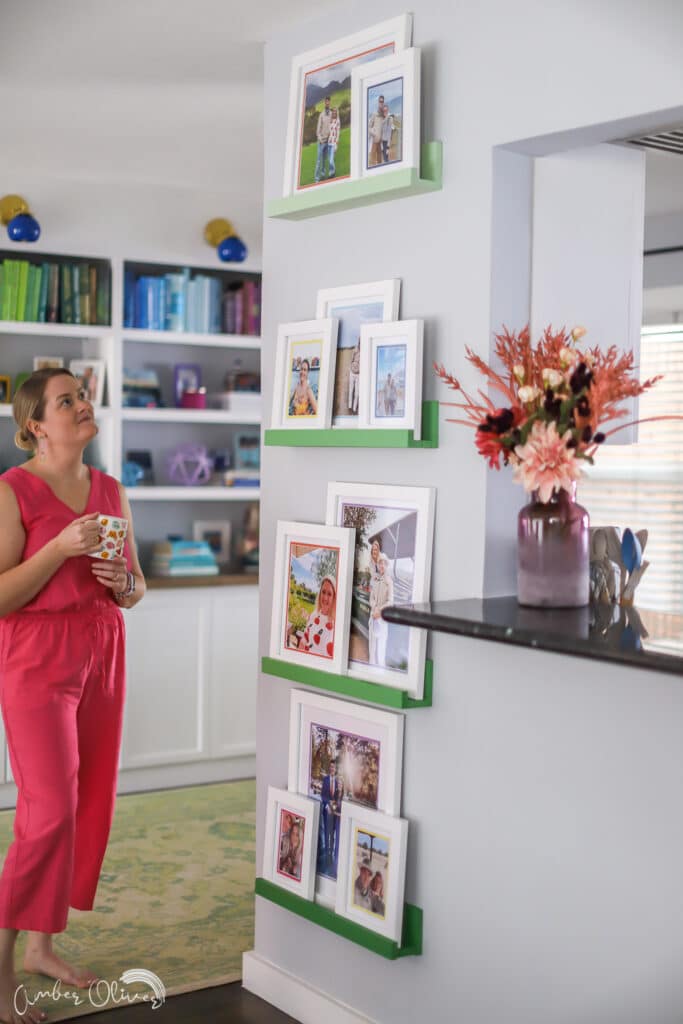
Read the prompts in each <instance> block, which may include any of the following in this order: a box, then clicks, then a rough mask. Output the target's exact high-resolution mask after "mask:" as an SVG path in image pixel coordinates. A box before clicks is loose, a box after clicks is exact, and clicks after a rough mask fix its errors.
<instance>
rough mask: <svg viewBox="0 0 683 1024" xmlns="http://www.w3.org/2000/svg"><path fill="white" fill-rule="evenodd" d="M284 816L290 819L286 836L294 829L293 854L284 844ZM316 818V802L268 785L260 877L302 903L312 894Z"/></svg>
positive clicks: (318, 806)
mask: <svg viewBox="0 0 683 1024" xmlns="http://www.w3.org/2000/svg"><path fill="white" fill-rule="evenodd" d="M287 815H289V816H290V822H289V824H290V828H289V834H291V832H292V829H293V828H294V827H297V826H298V831H299V846H298V851H299V852H298V853H296V854H294V853H293V850H292V846H293V844H292V843H291V841H288V840H289V834H288V833H285V831H284V830H285V828H286V823H287V818H286V816H287ZM319 817H320V804H319V802H318V801H317V800H311V799H310V798H309V797H305V796H301V795H300V794H298V793H292V792H290V791H289V790H286V789H277V788H276V787H275V786H268V796H267V803H266V830H265V839H264V846H263V869H262V876H263V878H265V879H267V881H269V882H272V883H273V884H274V885H279V886H280V888H282V889H287V890H288V891H289V892H293V893H296V895H297V896H300V897H301V898H302V899H304V900H312V899H313V896H314V893H315V858H316V850H317V842H318V823H319ZM302 832H303V838H302V836H301V833H302Z"/></svg>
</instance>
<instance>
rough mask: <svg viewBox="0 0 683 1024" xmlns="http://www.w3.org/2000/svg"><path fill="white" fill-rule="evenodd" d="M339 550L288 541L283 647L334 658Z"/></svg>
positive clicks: (320, 656)
mask: <svg viewBox="0 0 683 1024" xmlns="http://www.w3.org/2000/svg"><path fill="white" fill-rule="evenodd" d="M338 573H339V549H338V548H327V547H317V546H313V545H311V544H297V543H292V544H290V551H289V593H288V600H287V628H286V637H285V646H286V647H289V648H294V649H296V650H297V651H299V652H301V653H302V654H311V655H313V656H317V657H319V658H332V657H334V624H335V614H336V608H337V589H338V583H337V581H338Z"/></svg>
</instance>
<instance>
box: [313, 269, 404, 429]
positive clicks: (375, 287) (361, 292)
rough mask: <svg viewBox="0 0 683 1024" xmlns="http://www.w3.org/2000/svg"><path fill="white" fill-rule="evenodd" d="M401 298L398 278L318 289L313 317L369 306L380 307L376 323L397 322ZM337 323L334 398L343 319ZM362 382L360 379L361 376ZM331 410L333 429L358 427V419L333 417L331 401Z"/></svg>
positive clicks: (353, 417)
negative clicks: (379, 315)
mask: <svg viewBox="0 0 683 1024" xmlns="http://www.w3.org/2000/svg"><path fill="white" fill-rule="evenodd" d="M400 299H401V280H400V278H390V279H389V280H387V281H366V282H365V283H363V284H353V285H342V286H341V287H337V288H321V289H319V290H318V296H317V300H316V310H315V315H316V317H317V318H318V319H323V318H324V317H330V316H335V313H334V310H335V309H344V308H348V307H349V306H367V305H370V304H380V303H381V305H382V320H381V321H378V322H380V323H383V322H385V321H388V320H397V319H398V313H399V305H400ZM337 319H338V320H339V328H338V334H337V339H336V340H335V350H334V368H335V369H334V373H333V377H334V379H333V382H332V393H333V396H334V388H335V387H336V366H337V348H336V346H337V344H338V342H339V335H340V334H341V333H342V330H343V320H342V319H340V318H339V317H337ZM361 381H362V376H361ZM332 404H333V409H332V420H331V422H332V426H333V427H335V426H337V427H347V428H348V427H355V426H358V416H335V415H334V401H333V403H332ZM359 412H360V400H359Z"/></svg>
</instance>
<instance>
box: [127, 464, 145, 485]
mask: <svg viewBox="0 0 683 1024" xmlns="http://www.w3.org/2000/svg"><path fill="white" fill-rule="evenodd" d="M144 475H145V471H144V469H143V468H142V466H139V465H138V463H137V462H124V464H123V468H122V470H121V480H122V482H123V486H124V487H137V485H138V484H139V483H140V481H141V480H142V478H143V476H144Z"/></svg>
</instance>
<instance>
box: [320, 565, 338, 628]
mask: <svg viewBox="0 0 683 1024" xmlns="http://www.w3.org/2000/svg"><path fill="white" fill-rule="evenodd" d="M325 581H327V582H328V583H329V584H330V586H331V587H332V592H333V594H334V597H333V598H332V607H331V609H330V612H329V615H328V618H330V619H334V618H335V613H336V611H337V584H336V583H335V581H334V580H333V578H332V577H331V576H329V575H328V576H323V578H322V579H321V581H320V589H319V590H318V593H317V594H316V597H315V610H316V611H317V612H319V611H322V609H321V607H320V595H321V594H322V592H323V583H325Z"/></svg>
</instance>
